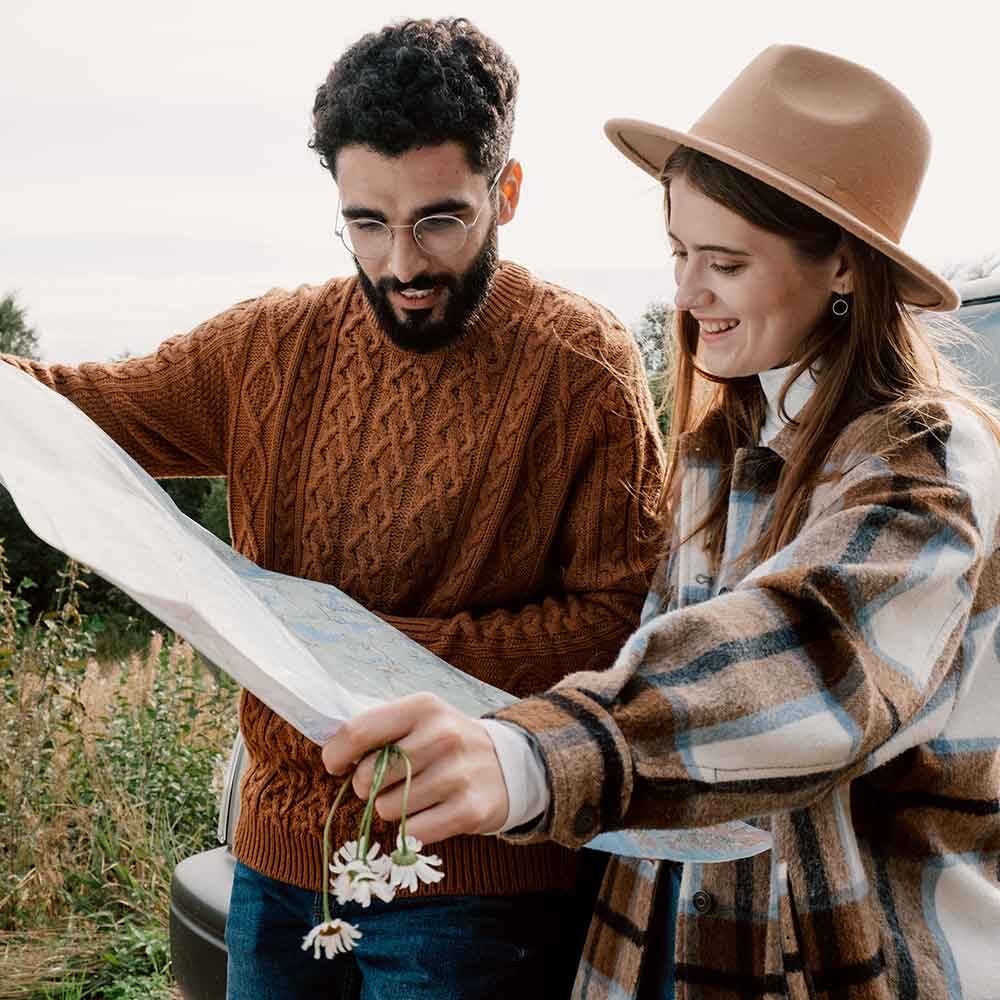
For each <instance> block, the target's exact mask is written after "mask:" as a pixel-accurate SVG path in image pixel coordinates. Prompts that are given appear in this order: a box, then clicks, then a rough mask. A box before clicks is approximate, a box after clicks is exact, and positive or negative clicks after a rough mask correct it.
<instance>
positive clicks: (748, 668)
mask: <svg viewBox="0 0 1000 1000" xmlns="http://www.w3.org/2000/svg"><path fill="white" fill-rule="evenodd" d="M860 419H861V420H864V421H866V423H867V426H865V427H864V428H863V430H864V440H865V441H866V442H869V443H870V445H871V447H870V450H869V449H868V448H867V447H866V452H865V453H864V454H858V453H857V451H856V450H855V451H854V452H852V453H848V452H847V449H846V448H845V447H844V446H843V445H840V446H836V447H835V448H834V451H833V453H832V455H831V459H830V466H829V467H831V468H833V469H836V470H838V473H839V474H838V476H837V477H835V478H833V479H831V481H830V482H827V483H825V484H823V485H822V486H821V487H820V488H819V489H817V491H816V492H815V494H814V496H813V497H812V500H811V504H810V510H809V513H808V517H807V519H806V521H805V523H804V524H803V526H802V528H801V530H800V531H799V533H798V535H797V536H796V538H795V540H794V541H793V542H792V543H791V544H790V545H789V546H787V547H786V548H784V549H783V550H782V551H780V552H778V553H777V554H776V555H775V556H774V557H772V558H770V559H768V560H766V561H764V562H762V563H760V564H759V565H756V566H745V565H744V566H743V567H741V568H739V569H737V568H736V564H734V562H733V559H732V557H733V556H734V555H736V554H738V553H739V552H741V551H742V550H743V549H744V548H745V547H746V545H747V543H748V542H752V541H753V540H754V539H755V538H756V537H759V534H760V531H761V528H762V526H763V525H764V524H766V522H767V519H768V517H769V516H770V512H771V509H772V500H773V491H774V487H775V484H776V482H777V479H778V476H779V475H780V472H781V468H782V465H783V462H784V458H785V456H787V453H788V445H789V443H790V440H791V436H792V434H793V433H794V431H793V429H791V428H788V427H786V428H785V429H784V430H783V431H782V432H781V433H780V434H779V435H778V436H777V437H776V438H775V439H774V440H773V441H772V442H771V443H770V447H755V448H746V449H743V450H741V451H740V452H739V453H738V454H737V456H736V459H735V464H734V475H733V481H732V491H731V494H730V498H729V512H728V528H727V537H726V546H725V550H726V551H725V556H724V559H723V562H722V569H721V570H720V571H719V573H718V574H717V575H713V573H712V570H711V568H710V566H709V564H708V561H707V558H706V556H705V553H704V552H703V550H702V549H701V546H700V545H697V544H692V543H689V544H686V545H684V546H682V547H681V549H680V550H679V552H678V553H677V555H676V556H675V557H674V558H672V559H671V560H670V561H669V563H668V564H665V565H664V566H661V568H660V570H659V571H658V573H657V578H656V580H655V582H654V586H653V591H652V592H651V594H650V599H649V601H648V602H647V612H646V614H645V616H644V624H643V625H642V626H641V627H640V628H639V630H638V631H637V632H636V633H635V634H634V635H633V636H632V637H631V639H630V640H629V641H628V643H627V645H626V646H625V648H624V649H623V650H622V651H621V654H620V655H619V657H618V659H617V661H616V662H615V664H614V666H613V667H612V668H611V669H609V670H608V671H606V672H603V673H596V672H594V673H589V672H588V673H578V674H574V675H572V676H570V677H568V678H566V679H565V680H564V681H563V682H561V683H560V684H558V685H557V686H556V687H555V688H553V689H552V690H551V691H549V692H548V693H547V694H545V695H542V696H540V697H537V698H532V699H528V700H526V701H523V702H520V703H518V704H516V705H514V706H512V707H510V708H508V709H504V710H503V711H501V712H499V713H497V715H498V717H499V718H503V719H506V720H509V721H511V722H514V723H517V724H518V725H520V726H521V727H523V728H524V729H526V730H528V731H529V732H530V733H531V734H532V736H533V737H534V739H535V740H536V741H537V746H538V749H539V752H540V753H541V755H542V758H543V760H544V762H545V766H546V768H547V771H548V777H549V781H550V784H551V789H552V802H551V805H550V808H549V810H548V812H547V814H546V815H545V817H544V818H543V819H542V821H541V822H540V824H539V825H538V826H537V827H535V828H532V829H531V830H530V831H528V832H523V831H518V833H517V835H516V836H513V837H512V838H511V839H516V840H520V841H533V840H536V839H543V838H551V839H554V840H556V841H559V842H561V843H564V844H567V845H571V846H579V845H582V844H583V843H585V842H586V841H587V840H588V839H589V838H591V837H592V836H594V835H595V834H596V833H598V832H599V831H601V830H605V829H616V828H636V827H674V828H677V827H699V826H707V825H710V824H713V823H716V822H720V821H724V820H731V819H744V820H748V821H750V822H752V823H755V824H757V825H759V826H762V827H765V828H767V829H769V830H770V831H771V833H772V836H773V839H774V846H773V848H772V850H771V851H769V852H766V853H764V854H762V855H758V856H757V857H755V858H750V859H747V860H743V861H737V862H732V863H725V864H715V865H700V864H688V865H685V867H684V876H683V881H682V886H681V898H680V906H679V917H678V927H677V946H676V959H677V966H676V974H677V995H678V997H682V998H691V997H699V998H707V997H713V998H714V997H718V998H736V997H739V998H743V997H770V996H790V997H822V998H831V1000H832V998H838V1000H860V998H864V1000H874V998H890V997H892V998H897V997H906V998H915V997H920V998H923V1000H939V998H940V1000H944V998H949V1000H954V998H964V1000H985V998H991V997H992V998H997V997H1000V804H998V790H1000V631H998V617H1000V607H998V603H1000V559H998V548H997V546H998V538H997V535H998V532H997V527H998V517H1000V450H998V448H997V445H996V442H995V441H994V439H993V437H992V435H991V433H990V431H989V429H988V428H987V427H986V426H985V425H984V423H983V421H982V420H981V419H979V418H978V417H977V416H975V415H974V414H972V413H971V412H970V411H969V410H967V409H966V408H964V407H961V406H959V405H956V404H952V403H942V404H940V406H939V408H938V411H937V413H936V414H935V415H934V419H933V420H932V421H930V422H927V421H925V422H923V423H921V424H920V425H919V426H916V425H911V426H908V427H891V426H889V422H888V421H887V419H886V418H885V417H884V415H880V414H879V413H878V412H876V413H873V414H868V415H866V416H864V417H862V418H860ZM709 439H710V437H709V436H706V435H703V434H699V435H689V436H688V438H687V439H686V440H685V441H684V442H683V452H682V454H683V455H684V461H685V465H684V470H685V471H684V480H683V492H682V499H681V505H680V510H679V512H678V523H677V526H676V527H677V530H679V531H680V532H681V533H682V534H681V537H685V536H686V534H687V532H688V530H689V529H690V528H691V527H693V526H694V525H695V524H696V523H697V519H698V517H699V516H700V514H701V511H703V510H704V503H705V500H706V498H707V496H708V495H709V493H710V491H711V489H712V485H713V482H715V481H716V479H715V477H716V475H717V472H718V468H717V464H715V463H714V462H713V459H712V449H711V448H710V447H708V446H707V444H706V442H707V441H708V440H709ZM841 441H843V438H842V439H841ZM890 442H891V443H892V444H893V445H894V447H893V450H892V452H891V454H890V455H888V456H887V457H874V456H876V455H878V454H879V453H880V452H881V451H882V450H883V446H885V445H887V444H889V443H890ZM657 869H658V865H657V863H656V862H653V861H642V860H633V859H626V858H615V859H612V862H611V864H610V865H609V868H608V872H607V875H606V877H605V881H604V885H603V887H602V892H601V898H600V900H599V902H598V906H597V908H596V911H595V916H594V920H593V922H592V925H591V931H590V935H589V939H588V942H587V945H586V949H585V952H584V956H583V960H582V963H581V967H580V971H579V975H578V977H577V982H576V987H575V991H574V996H575V997H577V998H579V1000H584V998H586V1000H593V998H599V997H607V998H622V1000H624V998H629V997H634V996H635V994H636V989H637V983H638V978H639V971H640V965H641V959H642V950H643V945H644V942H645V939H646V937H647V935H648V934H653V933H660V934H662V933H664V929H663V928H650V927H648V921H649V915H650V910H651V906H652V898H653V889H654V884H655V880H656V876H657Z"/></svg>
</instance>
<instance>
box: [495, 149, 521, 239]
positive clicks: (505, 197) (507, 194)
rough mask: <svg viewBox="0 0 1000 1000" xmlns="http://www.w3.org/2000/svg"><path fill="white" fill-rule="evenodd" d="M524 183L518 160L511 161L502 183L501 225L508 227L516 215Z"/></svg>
mask: <svg viewBox="0 0 1000 1000" xmlns="http://www.w3.org/2000/svg"><path fill="white" fill-rule="evenodd" d="M523 183H524V171H523V170H522V169H521V164H520V163H518V161H517V160H511V161H510V163H509V164H508V165H507V167H506V171H505V174H504V178H503V180H502V181H500V208H499V211H498V212H497V223H498V224H499V225H501V226H503V225H506V224H507V223H508V222H510V220H511V219H513V218H514V216H515V215H516V213H517V203H518V201H519V200H520V197H521V185H522V184H523Z"/></svg>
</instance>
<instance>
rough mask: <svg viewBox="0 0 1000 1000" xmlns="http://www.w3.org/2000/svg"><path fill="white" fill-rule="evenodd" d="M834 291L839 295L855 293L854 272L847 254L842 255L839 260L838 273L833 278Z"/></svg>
mask: <svg viewBox="0 0 1000 1000" xmlns="http://www.w3.org/2000/svg"><path fill="white" fill-rule="evenodd" d="M832 290H833V291H834V292H835V293H836V294H837V295H850V294H851V292H853V291H854V270H853V269H852V268H851V262H850V261H849V260H848V259H847V254H845V253H841V254H839V255H838V258H837V272H836V274H834V276H833V288H832Z"/></svg>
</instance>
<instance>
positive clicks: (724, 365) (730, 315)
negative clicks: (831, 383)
mask: <svg viewBox="0 0 1000 1000" xmlns="http://www.w3.org/2000/svg"><path fill="white" fill-rule="evenodd" d="M668 224H669V236H670V244H671V247H672V249H673V256H674V260H675V267H674V276H675V278H676V281H677V294H676V296H675V297H674V302H675V304H676V306H677V308H678V309H683V310H686V311H687V312H690V314H691V316H692V317H693V318H694V319H695V320H697V322H698V349H697V361H698V366H699V367H700V368H703V369H704V370H705V371H707V372H709V373H710V374H712V375H716V376H719V377H720V378H736V377H739V376H742V375H754V374H756V373H757V372H760V371H765V370H767V369H768V368H779V367H781V366H782V365H785V364H788V363H789V362H790V361H791V360H793V358H794V357H795V355H796V353H797V350H798V348H799V346H800V345H801V344H802V342H803V340H804V339H805V338H806V336H807V335H808V334H809V332H810V331H811V330H812V329H813V328H814V327H815V326H816V324H817V322H818V321H819V319H820V317H822V316H823V315H824V314H825V313H826V310H828V309H829V308H830V304H831V295H832V294H833V293H834V292H837V293H845V292H848V291H850V288H851V283H850V272H849V270H848V267H847V264H846V261H845V260H844V258H843V256H842V255H841V254H839V253H835V254H834V255H833V256H832V257H830V258H828V259H827V260H824V261H819V262H817V261H813V260H809V259H807V258H804V257H803V256H802V255H801V254H800V253H799V251H798V250H797V249H796V247H795V246H794V245H793V244H792V243H791V242H789V241H788V240H786V239H785V238H784V237H782V236H777V235H775V234H774V233H769V232H767V231H766V230H763V229H759V228H757V227H756V226H754V225H752V224H751V223H749V222H747V221H746V219H744V218H742V217H741V216H739V215H737V214H736V213H735V212H733V211H731V210H730V209H728V208H725V207H724V206H722V205H720V204H719V203H718V202H715V201H712V199H711V198H708V197H706V196H705V195H704V194H702V193H701V192H700V191H698V190H697V189H696V188H694V187H692V186H691V185H690V184H689V183H688V181H687V179H686V178H685V177H684V176H680V177H676V178H673V179H671V182H670V217H669V219H668Z"/></svg>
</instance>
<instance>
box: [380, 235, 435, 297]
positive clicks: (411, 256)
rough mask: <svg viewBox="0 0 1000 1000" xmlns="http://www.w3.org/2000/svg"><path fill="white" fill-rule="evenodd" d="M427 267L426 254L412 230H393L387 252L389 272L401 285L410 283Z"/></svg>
mask: <svg viewBox="0 0 1000 1000" xmlns="http://www.w3.org/2000/svg"><path fill="white" fill-rule="evenodd" d="M426 267H427V254H426V253H424V251H423V250H422V249H421V248H420V244H419V243H417V241H416V239H414V237H413V230H412V229H394V230H393V233H392V247H391V249H390V251H389V270H390V271H392V274H393V277H395V278H396V280H397V281H399V282H401V283H402V284H404V285H405V284H407V283H408V282H410V281H412V280H413V279H414V278H415V277H416V276H417V275H418V274H420V273H421V271H423V270H424V269H425V268H426Z"/></svg>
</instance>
